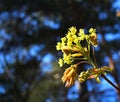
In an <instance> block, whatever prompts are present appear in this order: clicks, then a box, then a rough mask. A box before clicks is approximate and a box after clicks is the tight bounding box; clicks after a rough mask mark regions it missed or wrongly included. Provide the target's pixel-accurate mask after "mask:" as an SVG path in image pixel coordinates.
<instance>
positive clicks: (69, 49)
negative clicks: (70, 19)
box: [56, 27, 120, 93]
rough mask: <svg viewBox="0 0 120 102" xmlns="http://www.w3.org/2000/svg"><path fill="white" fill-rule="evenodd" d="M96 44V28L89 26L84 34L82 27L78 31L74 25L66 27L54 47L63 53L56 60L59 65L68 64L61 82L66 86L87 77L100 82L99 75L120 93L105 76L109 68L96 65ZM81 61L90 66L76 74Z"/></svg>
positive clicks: (109, 70)
mask: <svg viewBox="0 0 120 102" xmlns="http://www.w3.org/2000/svg"><path fill="white" fill-rule="evenodd" d="M96 46H98V39H97V34H96V29H93V28H90V29H89V31H88V33H87V34H85V32H84V29H79V31H77V29H76V27H70V28H69V29H68V33H67V34H66V36H65V37H63V38H61V42H58V43H57V45H56V49H57V50H61V51H62V53H63V56H62V58H60V59H59V62H58V63H59V65H60V67H62V66H63V65H64V64H68V65H70V67H68V68H66V70H65V72H64V74H63V77H62V82H63V83H65V84H66V85H65V86H66V87H70V86H71V85H73V84H74V82H75V80H79V81H80V82H81V83H82V82H84V81H86V80H88V79H95V80H96V81H97V82H98V83H100V78H99V77H100V76H101V77H103V78H104V79H105V80H106V81H107V82H108V83H109V84H111V85H112V86H113V87H114V88H115V89H116V90H117V91H118V92H119V93H120V89H119V88H118V87H117V86H115V85H114V84H113V83H112V82H111V81H110V80H109V79H108V78H107V77H106V76H105V74H106V73H108V72H111V68H109V67H108V66H103V67H101V68H99V67H98V65H97V62H96V59H95V53H94V47H96ZM91 49H92V51H91ZM91 55H92V56H93V58H92V57H91ZM75 62H77V63H75ZM82 63H87V64H89V65H90V66H91V68H90V69H88V70H85V71H82V72H80V73H79V74H78V73H77V68H78V65H79V64H82Z"/></svg>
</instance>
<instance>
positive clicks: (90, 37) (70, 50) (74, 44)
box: [56, 27, 98, 67]
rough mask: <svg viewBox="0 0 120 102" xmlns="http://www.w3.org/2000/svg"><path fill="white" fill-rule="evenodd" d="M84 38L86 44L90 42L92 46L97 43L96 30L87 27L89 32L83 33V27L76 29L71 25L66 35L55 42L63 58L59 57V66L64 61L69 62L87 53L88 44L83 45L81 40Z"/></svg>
mask: <svg viewBox="0 0 120 102" xmlns="http://www.w3.org/2000/svg"><path fill="white" fill-rule="evenodd" d="M84 40H86V42H87V43H88V45H90V44H92V45H93V46H97V45H98V41H97V35H96V30H95V29H93V28H90V29H89V34H85V33H84V29H79V32H78V33H77V29H76V28H75V27H71V28H69V30H68V33H67V34H66V37H63V38H61V42H58V43H57V46H56V49H57V50H61V51H62V52H63V59H62V58H60V59H59V65H60V67H62V66H63V64H64V63H67V64H71V63H72V62H73V61H74V58H75V57H80V56H84V55H86V54H88V53H89V49H88V46H83V45H82V44H81V42H82V41H84Z"/></svg>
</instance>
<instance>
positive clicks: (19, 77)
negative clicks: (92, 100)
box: [0, 0, 120, 102]
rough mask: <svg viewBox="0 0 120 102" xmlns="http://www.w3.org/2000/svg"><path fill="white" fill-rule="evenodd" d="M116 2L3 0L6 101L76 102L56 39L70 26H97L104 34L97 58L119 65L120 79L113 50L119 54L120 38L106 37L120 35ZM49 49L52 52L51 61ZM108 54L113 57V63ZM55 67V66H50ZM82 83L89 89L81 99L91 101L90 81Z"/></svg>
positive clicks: (0, 36)
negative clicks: (60, 64) (60, 61)
mask: <svg viewBox="0 0 120 102" xmlns="http://www.w3.org/2000/svg"><path fill="white" fill-rule="evenodd" d="M113 3H114V0H9V1H8V0H0V70H1V72H0V85H1V86H2V87H3V88H4V89H5V90H4V92H3V93H0V101H1V102H46V100H47V99H50V100H52V102H72V101H74V102H75V100H68V98H67V95H68V92H69V89H66V88H64V87H63V86H62V84H61V81H60V78H61V76H62V73H63V70H62V68H61V69H60V68H59V67H58V66H57V65H56V64H55V63H57V60H58V57H59V56H61V54H60V53H57V52H56V49H55V46H56V42H57V41H59V40H60V37H62V36H64V35H65V34H66V33H67V32H66V31H67V29H68V28H69V27H70V26H76V28H86V29H87V28H90V27H94V28H96V29H97V31H98V34H99V35H100V36H101V38H102V39H101V41H100V48H98V50H96V55H97V60H98V61H99V64H100V65H106V64H109V65H111V66H113V67H114V66H115V67H114V70H115V74H113V76H114V78H115V79H116V81H117V83H119V82H120V79H119V74H118V73H119V71H120V70H119V69H118V67H119V62H120V61H119V59H118V60H115V62H114V61H113V60H112V59H113V56H112V55H113V54H114V53H117V56H118V52H119V48H120V45H119V43H120V40H119V39H117V40H112V41H109V42H108V41H107V39H106V37H105V36H106V34H109V33H113V34H114V36H116V34H120V33H119V32H120V30H119V27H120V22H119V17H117V16H116V9H117V8H113ZM48 54H49V55H51V57H49V59H48V60H47V61H46V60H44V59H45V57H46V56H47V55H48ZM106 56H107V58H108V59H110V60H109V61H107V62H106V60H104V58H106ZM113 62H114V63H115V64H114V63H113ZM50 63H53V64H52V65H51V64H50ZM50 66H51V67H52V70H50V71H44V70H45V69H46V68H48V69H49V67H50ZM81 67H82V66H81ZM113 67H112V68H113ZM64 68H66V66H64ZM116 72H117V73H116ZM80 86H81V87H83V88H82V90H80V92H79V93H80V95H79V96H80V97H79V98H78V99H77V100H76V102H78V100H82V101H85V100H86V102H88V100H89V97H90V95H89V94H87V96H85V95H86V92H87V91H88V89H87V87H86V86H87V85H86V84H82V85H80ZM93 94H94V93H93ZM94 95H96V94H94ZM86 97H87V98H86ZM96 99H97V97H96Z"/></svg>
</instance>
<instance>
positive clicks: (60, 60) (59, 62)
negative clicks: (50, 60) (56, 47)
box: [58, 58, 64, 67]
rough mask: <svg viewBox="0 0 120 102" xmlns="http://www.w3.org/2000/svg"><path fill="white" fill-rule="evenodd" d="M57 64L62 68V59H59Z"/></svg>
mask: <svg viewBox="0 0 120 102" xmlns="http://www.w3.org/2000/svg"><path fill="white" fill-rule="evenodd" d="M58 64H59V65H60V67H62V66H63V64H64V62H63V60H62V58H60V59H59V61H58Z"/></svg>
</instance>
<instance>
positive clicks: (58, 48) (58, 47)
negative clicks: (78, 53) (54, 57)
mask: <svg viewBox="0 0 120 102" xmlns="http://www.w3.org/2000/svg"><path fill="white" fill-rule="evenodd" d="M56 49H57V50H61V43H60V42H58V43H57V45H56Z"/></svg>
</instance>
